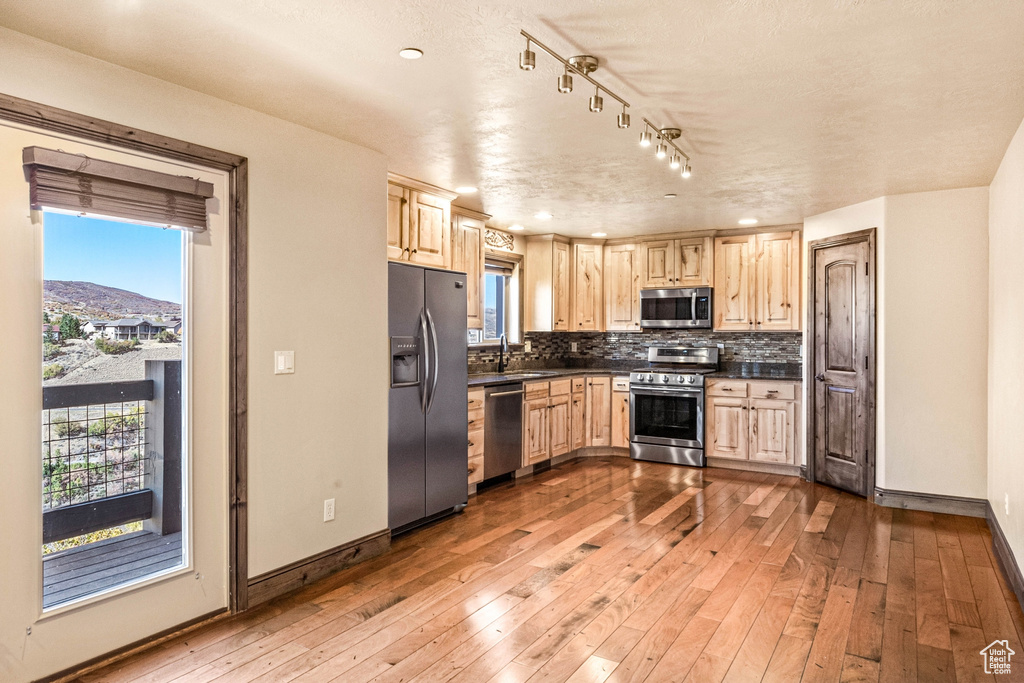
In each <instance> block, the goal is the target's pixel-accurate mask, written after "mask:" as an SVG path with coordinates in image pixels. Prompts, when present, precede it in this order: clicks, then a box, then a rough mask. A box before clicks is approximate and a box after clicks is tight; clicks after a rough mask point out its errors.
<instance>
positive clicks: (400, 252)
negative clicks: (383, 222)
mask: <svg viewBox="0 0 1024 683" xmlns="http://www.w3.org/2000/svg"><path fill="white" fill-rule="evenodd" d="M408 244H409V191H408V190H406V189H405V188H404V187H400V186H398V185H392V184H391V183H388V258H389V259H391V260H392V261H406V260H408V257H409V250H408V249H406V247H407V246H408Z"/></svg>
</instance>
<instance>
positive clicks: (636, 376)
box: [629, 346, 718, 467]
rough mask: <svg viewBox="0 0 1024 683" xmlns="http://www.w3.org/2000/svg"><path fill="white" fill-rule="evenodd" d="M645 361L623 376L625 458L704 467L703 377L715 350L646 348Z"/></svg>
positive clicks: (714, 367) (713, 365)
mask: <svg viewBox="0 0 1024 683" xmlns="http://www.w3.org/2000/svg"><path fill="white" fill-rule="evenodd" d="M647 359H648V360H649V361H650V363H651V364H650V366H649V367H646V368H640V369H637V370H634V371H633V372H631V373H630V374H629V454H630V457H632V458H634V459H635V460H653V461H655V462H667V463H672V464H676V465H690V466H691V467H704V466H705V465H706V464H707V460H706V458H705V457H704V375H707V374H709V373H712V372H715V371H716V370H718V349H716V348H690V347H686V346H652V347H650V348H649V349H648V350H647Z"/></svg>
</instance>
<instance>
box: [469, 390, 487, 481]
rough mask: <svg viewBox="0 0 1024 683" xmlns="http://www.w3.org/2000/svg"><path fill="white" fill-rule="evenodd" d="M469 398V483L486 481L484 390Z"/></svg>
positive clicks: (470, 393) (474, 391) (471, 392)
mask: <svg viewBox="0 0 1024 683" xmlns="http://www.w3.org/2000/svg"><path fill="white" fill-rule="evenodd" d="M468 396H469V431H468V436H469V439H468V446H467V448H468V455H469V483H470V484H478V483H480V482H481V481H483V480H484V390H483V389H474V390H471V391H470V392H469V394H468Z"/></svg>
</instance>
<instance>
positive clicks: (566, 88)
mask: <svg viewBox="0 0 1024 683" xmlns="http://www.w3.org/2000/svg"><path fill="white" fill-rule="evenodd" d="M558 92H560V93H562V94H563V95H568V94H569V93H571V92H572V76H571V75H570V74H569V67H568V65H567V66H566V67H565V73H564V74H562V75H561V76H559V77H558Z"/></svg>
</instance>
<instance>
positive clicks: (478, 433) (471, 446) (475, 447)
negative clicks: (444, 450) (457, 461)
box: [467, 429, 484, 458]
mask: <svg viewBox="0 0 1024 683" xmlns="http://www.w3.org/2000/svg"><path fill="white" fill-rule="evenodd" d="M467 448H468V454H469V457H471V458H473V457H476V456H480V457H483V455H484V430H482V429H476V430H473V431H470V432H469V440H468V444H467Z"/></svg>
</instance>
